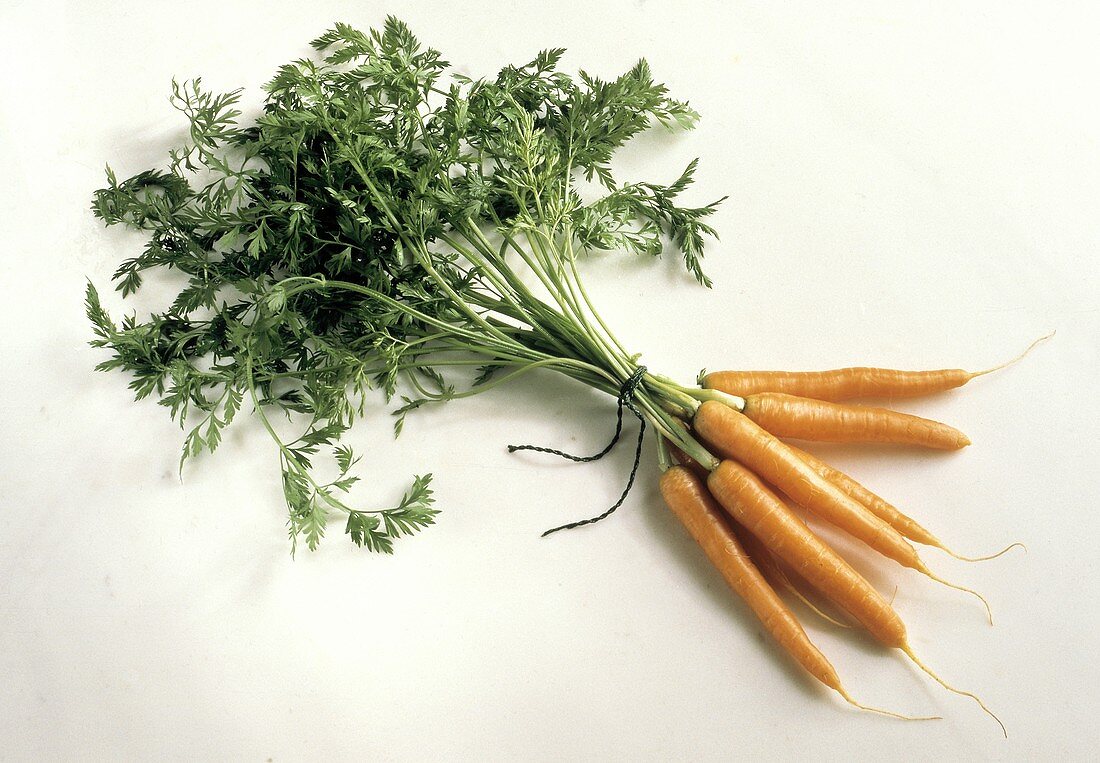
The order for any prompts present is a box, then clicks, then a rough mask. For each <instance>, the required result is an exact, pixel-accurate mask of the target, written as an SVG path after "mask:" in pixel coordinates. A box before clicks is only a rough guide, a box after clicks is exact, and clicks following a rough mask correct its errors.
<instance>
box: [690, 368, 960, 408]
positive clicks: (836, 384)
mask: <svg viewBox="0 0 1100 763" xmlns="http://www.w3.org/2000/svg"><path fill="white" fill-rule="evenodd" d="M976 375H977V374H972V373H970V372H968V371H964V370H962V369H961V368H945V369H941V370H937V371H899V370H895V369H892V368H867V367H853V368H834V369H830V370H828V371H714V372H711V373H709V374H707V375H706V376H704V377H703V380H702V381H703V386H704V387H706V388H708V389H717V390H721V391H722V392H726V393H728V394H730V395H737V396H739V397H744V396H745V395H752V394H755V393H757V392H785V393H787V394H789V395H799V396H801V397H813V398H816V399H818V400H832V401H834V402H835V401H838V400H850V399H852V398H857V397H919V396H921V395H930V394H933V393H936V392H944V391H946V390H949V389H954V388H955V387H961V386H962V385H964V384H966V383H967V382H968V381H970V380H971V379H973V378H974V377H975V376H976Z"/></svg>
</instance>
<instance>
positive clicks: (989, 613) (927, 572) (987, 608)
mask: <svg viewBox="0 0 1100 763" xmlns="http://www.w3.org/2000/svg"><path fill="white" fill-rule="evenodd" d="M917 569H918V570H919V571H920V572H922V573H924V574H925V575H927V576H928V577H930V578H931V579H932V580H935V581H936V582H937V583H940V584H942V585H945V586H947V587H948V588H954V589H955V590H956V591H964V592H966V593H968V594H970V595H972V596H977V597H978V599H979V600H980V601H981V603H982V604H984V605H985V614H986V616H987V617H988V618H989V624H990V625H991V626H992V625H993V608H992V607H990V606H989V602H988V601H986V598H985V597H984V596H982V595H981V594H980V593H978V592H977V591H975V590H974V589H973V588H967V587H966V586H961V585H957V584H955V583H951V582H948V581H946V580H944V579H943V578H941V577H939V576H938V575H936V574H935V573H933V572H932V571H931V570H929V569H928V568H927V567H925V566H924V565H923V564H922V565H920V567H918V568H917Z"/></svg>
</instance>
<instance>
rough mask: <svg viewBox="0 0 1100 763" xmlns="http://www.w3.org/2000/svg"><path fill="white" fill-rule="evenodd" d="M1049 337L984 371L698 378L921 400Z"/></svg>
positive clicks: (728, 385)
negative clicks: (922, 396) (924, 396)
mask: <svg viewBox="0 0 1100 763" xmlns="http://www.w3.org/2000/svg"><path fill="white" fill-rule="evenodd" d="M1051 336H1054V334H1053V333H1050V334H1047V335H1046V336H1044V337H1040V338H1039V339H1036V340H1035V341H1034V342H1032V343H1031V345H1030V346H1028V348H1027V349H1026V350H1024V351H1023V352H1022V353H1020V355H1018V356H1017V357H1015V358H1013V359H1012V360H1010V361H1008V362H1007V363H1002V364H1001V365H999V366H995V367H993V368H989V369H986V370H985V371H964V370H962V369H961V368H943V369H938V370H935V371H900V370H897V369H894V368H868V367H865V366H859V367H854V368H834V369H831V370H828V371H714V372H712V373H709V374H706V375H705V376H703V377H702V379H701V380H700V382H701V384H702V386H704V387H707V388H709V389H717V390H721V391H722V392H726V393H728V394H730V395H737V396H738V397H744V396H745V395H752V394H755V393H757V392H785V393H787V394H788V395H798V396H800V397H813V398H817V399H818V400H831V401H833V402H836V401H838V400H850V399H852V398H857V397H877V398H884V397H920V396H921V395H931V394H934V393H936V392H946V391H947V390H949V389H955V388H956V387H961V386H962V385H964V384H966V383H967V382H968V381H970V380H971V379H973V378H975V377H978V376H984V375H985V374H990V373H993V372H994V371H998V370H1000V369H1002V368H1004V367H1005V366H1008V365H1011V364H1012V363H1015V362H1016V361H1018V360H1020V359H1021V358H1023V357H1024V356H1025V355H1027V354H1028V353H1029V352H1030V351H1031V349H1032V348H1033V347H1035V345H1037V344H1039V342H1042V341H1043V340H1044V339H1049V338H1050V337H1051Z"/></svg>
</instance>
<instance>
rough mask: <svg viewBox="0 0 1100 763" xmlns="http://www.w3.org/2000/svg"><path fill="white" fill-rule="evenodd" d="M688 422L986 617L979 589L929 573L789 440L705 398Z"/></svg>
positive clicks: (894, 534) (826, 516) (890, 529)
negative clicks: (970, 598) (967, 597)
mask: <svg viewBox="0 0 1100 763" xmlns="http://www.w3.org/2000/svg"><path fill="white" fill-rule="evenodd" d="M694 425H695V430H696V432H698V433H699V435H700V436H701V437H703V438H704V439H705V440H706V441H707V442H708V443H709V444H710V445H711V446H712V447H713V448H715V449H716V450H717V451H718V453H719V454H720V455H722V456H724V457H726V458H732V459H735V460H737V461H739V462H741V463H742V464H744V465H745V466H747V467H748V468H749V469H752V470H753V471H754V472H756V474H758V475H760V477H761V478H762V479H764V480H765V481H767V482H769V483H770V484H772V485H774V486H775V487H776V488H778V489H779V490H780V491H782V492H783V493H786V494H787V495H788V496H789V497H790V498H791V500H793V501H794V502H795V503H797V504H799V505H801V506H803V507H804V508H806V509H808V510H809V511H812V512H814V513H815V514H817V515H818V516H820V517H821V518H822V519H824V520H825V521H827V522H829V523H831V524H832V525H834V526H836V527H838V528H840V529H841V530H844V531H845V532H847V533H848V534H849V535H851V536H852V537H854V538H856V539H857V540H860V541H862V542H863V543H865V544H867V546H868V547H870V548H871V549H873V550H875V551H877V552H878V553H880V554H882V555H883V556H885V557H887V558H889V559H893V560H894V561H895V562H897V563H898V564H901V565H902V566H904V567H909V568H911V569H914V570H917V571H918V572H920V573H921V574H923V575H926V576H927V577H929V578H931V579H932V580H935V581H936V582H938V583H942V584H943V585H946V586H948V587H950V588H955V589H957V590H961V591H965V592H967V593H969V594H972V595H974V596H976V597H977V598H978V599H980V600H981V601H982V603H983V604H985V608H986V613H987V614H988V615H989V619H990V622H991V623H992V621H993V614H992V612H991V611H990V608H989V603H988V602H986V600H985V598H984V597H982V595H981V594H979V593H978V592H977V591H972V590H971V589H969V588H964V587H963V586H959V585H956V584H954V583H950V582H948V581H946V580H943V579H942V578H940V577H939V576H937V575H935V574H934V573H933V572H932V571H931V570H929V569H928V567H927V566H926V565H925V564H924V562H923V561H922V560H921V558H920V556H919V555H918V554H917V550H916V549H915V548H913V546H912V544H910V543H909V542H908V541H907V540H905V538H904V537H903V536H902V534H901V533H900V532H898V531H897V530H896V529H894V528H893V527H891V526H890V525H889V524H887V523H886V522H884V521H883V520H882V519H881V518H879V517H877V516H875V515H874V514H873V513H871V511H870V510H869V509H868V508H867V507H866V506H864V505H863V504H861V503H859V502H858V501H856V500H855V499H853V498H852V497H850V496H848V495H847V494H845V493H844V492H843V491H842V490H841V489H840V488H838V487H837V486H836V485H834V484H833V483H832V482H829V481H828V480H827V479H825V478H824V477H822V476H821V475H820V474H819V473H818V472H817V471H815V470H814V469H813V468H812V467H811V466H810V465H809V464H807V463H806V462H805V461H803V460H802V459H801V458H799V457H798V455H797V454H796V453H795V452H794V451H793V450H792V449H791V447H790V446H789V445H787V444H786V443H784V442H782V441H781V440H779V439H778V438H777V437H776V436H775V435H774V434H771V433H770V432H767V431H765V430H764V429H763V428H761V427H760V426H759V425H758V424H757V423H755V422H754V421H752V420H751V419H749V418H748V416H746V415H743V414H741V413H738V412H737V411H735V410H734V409H733V408H730V407H729V406H728V405H725V404H723V403H719V402H715V401H710V400H708V401H707V402H705V403H703V404H702V405H700V406H699V409H698V410H697V411H696V413H695V419H694Z"/></svg>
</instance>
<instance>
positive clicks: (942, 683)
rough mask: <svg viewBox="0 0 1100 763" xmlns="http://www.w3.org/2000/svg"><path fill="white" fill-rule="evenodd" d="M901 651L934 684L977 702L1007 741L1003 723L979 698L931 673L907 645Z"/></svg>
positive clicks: (1006, 732)
mask: <svg viewBox="0 0 1100 763" xmlns="http://www.w3.org/2000/svg"><path fill="white" fill-rule="evenodd" d="M901 651H903V652H905V654H906V656H907V657H908V658H909V659H910V660H912V661H913V664H914V665H916V666H917V667H918V668H920V669H921V670H923V671H924V672H925V673H927V674H928V675H929V676H931V677H932V679H933V680H935V682H936V683H938V684H939V685H940V686H942V687H943V688H945V689H947V690H948V691H949V692H953V693H955V694H959V695H961V696H963V697H970V698H971V699H972V700H974V701H975V702H977V703H978V707H980V708H981V709H982V710H984V711H985V713H986V715H988V716H989V717H990V718H992V719H993V720H995V721H996V722H997V725H998V726H1000V727H1001V733H1002V734H1004V735H1005V739H1008V729H1006V728H1005V725H1004V724H1003V723H1001V719H1000V718H998V717H997V715H996V714H995V713H994V712H993V711H992V710H990V709H989V708H988V707H986V705H985V703H984V702H982V700H981V698H980V697H979V696H978V695H977V694H974V693H972V692H968V691H963V690H962V689H956V688H955V687H954V686H952V685H951V684H949V683H947V682H946V681H944V680H943V679H942V678H940V677H939V676H938V675H936V674H935V673H933V672H932V669H931V668H929V667H928V666H927V665H925V664H924V663H923V662H921V661H920V658H919V657H917V655H915V654H913V650H912V648H910V646H909V645H908V644H906V645H905V646H904V647H902V648H901Z"/></svg>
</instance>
